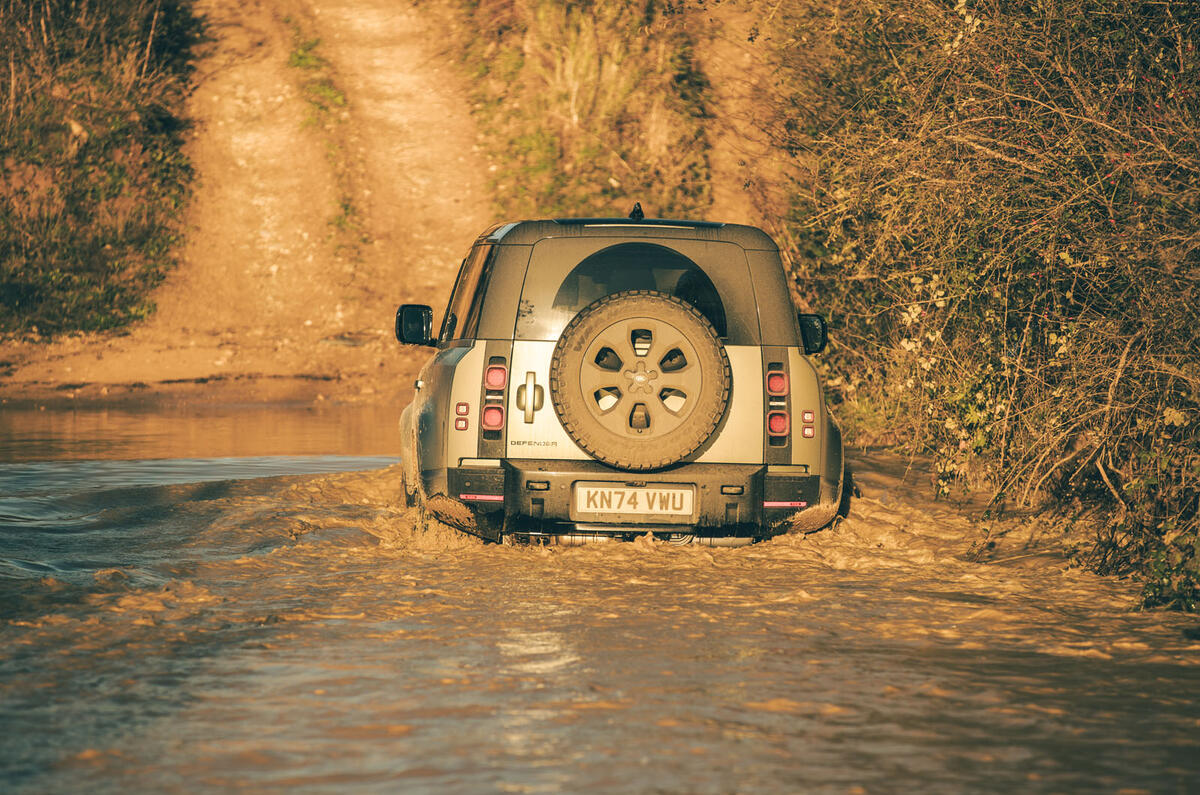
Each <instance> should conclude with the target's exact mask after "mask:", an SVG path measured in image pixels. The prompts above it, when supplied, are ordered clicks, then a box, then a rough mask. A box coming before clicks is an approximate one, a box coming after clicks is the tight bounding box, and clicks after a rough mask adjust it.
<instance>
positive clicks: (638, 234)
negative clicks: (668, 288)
mask: <svg viewBox="0 0 1200 795" xmlns="http://www.w3.org/2000/svg"><path fill="white" fill-rule="evenodd" d="M484 237H486V238H487V240H489V241H491V242H493V243H503V244H504V245H526V246H528V245H532V244H534V243H536V242H538V241H539V240H544V239H546V238H551V237H619V238H624V239H626V240H628V239H631V238H632V239H645V240H653V239H656V238H657V239H671V238H674V239H678V238H686V239H688V240H708V241H713V242H721V243H736V244H737V245H739V246H741V247H742V248H743V249H746V250H748V251H778V247H777V246H776V245H775V241H773V240H772V239H771V238H770V237H769V236H768V235H767V233H766V232H763V231H762V230H761V229H759V228H757V227H753V226H744V225H742V224H721V223H713V222H711V221H686V220H674V219H669V218H644V219H642V220H640V221H635V220H633V219H630V218H553V219H544V220H539V221H517V222H515V223H508V224H501V225H499V226H496V227H493V228H492V229H489V230H488V231H487V232H486V233H485V234H484Z"/></svg>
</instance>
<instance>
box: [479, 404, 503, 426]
mask: <svg viewBox="0 0 1200 795" xmlns="http://www.w3.org/2000/svg"><path fill="white" fill-rule="evenodd" d="M480 424H481V425H483V429H484V430H486V431H498V430H500V429H501V428H503V427H504V409H502V408H500V407H499V406H485V407H484V409H483V417H482V418H481V420H480Z"/></svg>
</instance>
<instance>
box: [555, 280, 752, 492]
mask: <svg viewBox="0 0 1200 795" xmlns="http://www.w3.org/2000/svg"><path fill="white" fill-rule="evenodd" d="M731 383H732V377H731V373H730V368H729V357H728V356H727V355H726V353H725V348H724V346H722V345H721V341H720V340H719V339H718V338H717V333H716V331H715V330H714V329H713V326H712V324H711V323H709V322H708V320H707V318H705V317H704V315H702V314H700V312H699V311H698V310H697V309H696V308H695V307H694V306H692V305H691V304H689V303H688V302H686V301H683V300H681V299H679V298H676V297H675V296H672V295H667V294H666V293H660V292H657V291H654V290H628V291H625V292H620V293H613V294H612V295H608V296H605V297H604V298H601V299H599V300H598V301H595V302H593V303H591V304H589V305H588V306H586V307H584V308H583V309H582V310H580V312H579V314H577V315H576V316H575V317H574V318H573V319H572V320H571V322H570V323H568V324H567V327H566V328H565V329H564V330H563V333H562V337H560V338H559V341H558V344H557V345H556V346H555V348H554V357H553V358H552V359H551V362H550V397H551V401H552V402H553V403H554V411H555V412H556V413H557V414H558V418H559V420H561V421H562V424H563V427H564V428H565V429H566V431H567V433H568V434H569V435H570V437H571V438H572V439H574V440H575V441H576V443H578V444H579V446H580V447H582V448H583V449H584V450H586V451H587V453H588V454H589V455H591V456H592V457H593V458H595V459H596V460H598V461H603V462H604V463H606V464H610V465H612V466H614V467H619V468H621V469H632V470H649V469H659V468H662V467H666V466H670V465H671V464H675V463H678V462H680V461H683V460H686V459H687V457H688V456H690V455H692V454H693V453H695V452H696V451H697V450H698V449H700V447H701V446H703V445H704V443H705V442H707V441H708V439H709V437H710V436H712V433H713V431H714V430H716V427H717V425H718V424H719V423H720V422H721V418H722V417H723V416H724V414H725V409H726V407H727V406H728V404H729V391H730V384H731Z"/></svg>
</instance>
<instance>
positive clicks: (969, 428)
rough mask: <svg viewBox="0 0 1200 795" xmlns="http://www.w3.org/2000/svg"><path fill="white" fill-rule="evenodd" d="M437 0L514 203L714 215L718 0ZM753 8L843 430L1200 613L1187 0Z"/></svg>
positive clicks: (1199, 273) (501, 189)
mask: <svg viewBox="0 0 1200 795" xmlns="http://www.w3.org/2000/svg"><path fill="white" fill-rule="evenodd" d="M428 2H429V3H431V4H433V5H436V6H438V7H440V8H443V9H444V8H446V7H447V6H449V7H451V8H453V10H454V11H455V13H456V15H457V20H458V23H459V24H458V41H457V44H458V46H459V47H460V48H461V50H462V52H463V60H464V62H465V63H466V64H467V66H468V67H469V69H470V70H471V72H472V77H473V85H474V86H475V92H476V96H475V101H476V103H477V104H476V110H477V113H478V116H479V118H480V119H481V122H482V124H481V127H482V128H483V129H484V131H485V135H486V136H487V137H488V143H487V145H488V148H489V154H491V155H492V157H493V159H494V160H495V161H496V163H497V166H496V168H497V173H496V176H495V181H494V182H495V188H496V194H497V198H498V201H499V203H500V205H501V208H500V209H501V210H502V211H503V213H504V214H505V215H506V216H529V215H541V216H545V215H548V214H553V213H560V212H561V213H568V212H569V213H605V214H607V213H611V212H612V211H613V209H614V205H616V204H618V203H619V202H618V201H616V200H617V199H618V197H626V196H628V197H637V198H641V199H643V201H645V202H646V204H647V206H648V207H650V208H652V209H653V211H654V212H655V213H656V214H661V215H672V214H679V215H704V214H705V210H706V202H707V199H708V195H709V194H708V189H707V188H706V186H705V184H704V183H705V181H706V179H707V176H708V174H707V168H706V167H705V163H706V157H705V148H706V147H707V145H708V142H707V141H706V140H705V137H704V132H703V129H704V128H703V119H704V116H705V113H704V103H705V101H706V89H707V82H706V79H705V77H704V76H703V75H701V74H699V73H698V70H697V67H696V66H695V64H694V61H693V58H692V55H691V53H692V47H693V46H694V45H693V40H698V39H700V38H701V37H702V35H703V32H702V31H700V30H697V29H693V28H690V27H689V26H690V25H691V24H693V23H696V22H697V21H698V20H699V19H701V18H706V17H707V15H708V13H709V11H712V10H713V8H714V6H719V5H720V4H719V3H715V4H714V3H711V2H709V3H707V7H706V2H705V1H704V0H695V2H693V3H670V2H663V3H653V2H639V3H637V4H633V5H632V6H624V7H622V4H614V3H601V2H582V3H572V4H557V3H550V2H543V1H539V0H534V2H529V3H517V2H515V0H428ZM706 8H707V10H706ZM758 8H759V13H758V19H759V22H758V25H757V26H756V28H755V29H754V30H753V31H752V33H751V38H752V40H753V41H755V42H756V43H757V46H759V47H761V48H762V51H763V52H764V53H765V54H766V55H767V57H769V59H770V60H771V63H770V65H769V72H770V74H771V75H772V78H773V83H774V91H775V94H774V96H772V97H769V98H765V103H764V107H763V108H762V113H761V116H760V121H761V124H762V125H763V126H764V128H765V129H767V130H768V131H769V133H770V134H771V137H772V140H774V141H775V142H776V143H777V145H778V146H779V148H780V149H781V151H783V152H786V153H787V154H788V156H789V157H790V158H791V159H792V160H793V162H794V163H795V165H796V168H795V170H794V174H793V175H792V176H791V177H790V179H791V180H792V184H791V194H792V195H793V197H794V199H793V203H792V206H791V211H790V213H789V214H788V215H787V217H786V218H781V219H777V223H775V225H774V228H773V229H772V231H773V232H774V233H775V234H776V235H777V237H778V238H779V240H780V242H781V245H782V246H783V248H784V253H785V256H786V257H787V259H788V260H789V263H790V265H791V267H792V269H793V272H794V275H795V278H796V283H797V288H798V290H799V293H800V296H801V300H802V301H803V302H805V303H806V304H808V305H809V306H811V307H812V308H814V309H817V310H819V311H823V312H825V313H826V314H828V315H829V316H830V318H831V320H832V324H833V327H834V329H835V333H834V335H833V341H834V347H833V350H832V351H831V352H830V354H829V355H828V356H826V357H825V358H824V359H823V364H822V366H823V367H824V368H825V369H826V371H827V372H826V375H827V383H828V384H829V386H830V389H831V392H832V395H833V398H834V400H835V401H836V402H837V403H838V404H839V408H838V412H839V415H840V417H841V418H842V419H843V421H844V422H845V423H846V424H847V425H848V426H849V427H848V429H847V430H848V431H849V433H848V437H849V438H850V439H851V440H855V439H857V440H860V441H869V440H874V441H884V442H890V443H895V444H901V445H905V446H907V447H909V448H910V449H914V450H917V451H920V452H926V453H932V454H933V455H934V456H935V457H936V460H937V467H938V472H939V482H938V484H937V487H938V489H939V490H940V491H942V492H943V493H949V492H950V491H952V490H954V489H955V488H958V487H960V486H962V485H969V486H971V487H974V488H980V487H983V488H990V489H991V490H993V491H994V493H995V495H996V502H995V506H996V508H997V510H1002V509H1004V508H1006V507H1014V506H1029V505H1041V506H1047V505H1051V506H1057V507H1058V508H1060V509H1063V510H1064V511H1067V512H1068V513H1072V514H1076V515H1081V514H1087V515H1089V516H1090V518H1091V520H1092V522H1091V526H1099V527H1100V530H1099V532H1098V535H1097V536H1096V537H1095V538H1094V539H1092V540H1091V541H1090V542H1089V543H1088V544H1086V545H1085V546H1084V548H1082V549H1080V550H1079V555H1080V557H1081V559H1082V560H1083V561H1084V562H1086V563H1087V564H1089V565H1091V566H1092V567H1094V568H1096V569H1097V570H1100V571H1104V572H1113V573H1129V572H1135V573H1138V574H1140V575H1141V576H1142V578H1143V579H1144V582H1145V601H1146V604H1147V605H1167V606H1172V607H1179V608H1184V609H1194V608H1195V607H1196V606H1197V604H1198V603H1200V555H1197V544H1198V539H1197V507H1198V505H1197V503H1198V501H1200V488H1198V486H1200V443H1198V439H1197V427H1198V426H1197V416H1198V411H1200V362H1198V359H1197V353H1196V352H1197V351H1198V350H1200V331H1198V329H1200V318H1198V317H1197V313H1198V311H1200V310H1198V307H1200V294H1198V292H1200V288H1198V285H1200V227H1198V226H1197V224H1196V223H1195V218H1197V217H1200V151H1198V147H1200V124H1198V120H1197V109H1198V102H1200V100H1198V99H1197V96H1196V94H1195V92H1196V90H1197V89H1196V86H1198V85H1200V58H1197V53H1196V46H1197V43H1198V42H1197V37H1198V34H1200V6H1197V5H1196V4H1195V3H1192V2H1189V0H1161V1H1156V2H1134V3H1130V2H1125V1H1124V0H1039V2H1002V1H1001V0H972V1H971V2H967V0H958V2H957V4H956V3H955V0H916V2H907V1H906V2H898V0H863V2H861V3H853V4H844V3H838V4H829V3H820V2H813V0H782V2H770V3H763V4H761V5H760V6H759V7H758ZM696 10H703V11H704V12H705V13H703V14H698V15H697V14H689V13H687V12H689V11H696ZM680 12H683V13H680ZM693 34H694V35H693ZM730 77H731V76H727V75H726V76H711V79H714V80H716V79H730ZM610 179H611V180H613V182H612V183H610V182H609V180H610ZM614 183H617V184H614ZM1097 519H1099V520H1100V521H1099V522H1098V523H1097V522H1096V520H1097Z"/></svg>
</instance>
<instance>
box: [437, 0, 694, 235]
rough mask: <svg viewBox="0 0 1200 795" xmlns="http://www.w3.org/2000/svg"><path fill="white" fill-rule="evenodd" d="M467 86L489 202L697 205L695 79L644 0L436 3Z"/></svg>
mask: <svg viewBox="0 0 1200 795" xmlns="http://www.w3.org/2000/svg"><path fill="white" fill-rule="evenodd" d="M441 7H442V8H443V9H448V10H450V11H451V12H452V15H453V17H454V19H455V20H456V24H455V25H454V26H453V27H454V29H455V30H456V38H457V39H458V41H457V44H458V46H459V48H460V50H461V52H462V59H463V62H464V64H465V65H466V67H467V69H468V70H469V73H470V75H471V79H472V84H473V85H474V92H473V97H472V100H473V103H474V109H475V112H476V116H477V118H478V119H479V122H480V128H481V129H482V130H483V132H484V137H485V141H486V146H487V149H488V153H489V154H490V155H491V156H492V158H493V160H494V161H495V167H494V168H495V170H494V171H493V173H492V186H493V189H494V193H495V196H496V199H497V202H498V204H499V205H500V206H499V211H500V212H501V213H502V214H503V215H504V216H506V217H510V218H528V217H546V216H547V215H550V216H553V215H601V216H611V215H613V214H614V210H616V209H618V208H620V209H621V211H622V212H624V211H625V210H626V209H627V207H626V206H627V205H628V207H632V205H633V202H634V201H635V200H640V201H641V202H643V203H644V204H645V205H646V207H647V210H648V211H650V212H653V213H655V214H659V215H689V214H695V213H696V212H698V211H699V210H700V209H702V208H705V207H707V205H708V202H709V195H708V181H707V178H708V165H707V160H706V155H705V152H706V148H707V144H706V141H705V137H704V132H703V119H704V107H703V104H702V99H703V93H704V90H705V83H704V79H703V77H702V76H701V74H700V72H699V71H698V69H697V68H696V66H695V65H694V63H693V59H692V49H691V48H692V42H691V39H690V37H689V36H688V35H687V33H686V31H685V30H684V27H683V19H682V17H680V16H678V15H674V14H671V13H668V12H667V11H664V10H661V9H660V8H659V7H658V4H657V3H655V2H653V0H638V1H637V2H632V3H605V2H579V3H559V2H552V0H534V1H533V2H517V0H443V2H442V3H441Z"/></svg>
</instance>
